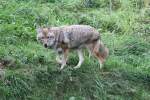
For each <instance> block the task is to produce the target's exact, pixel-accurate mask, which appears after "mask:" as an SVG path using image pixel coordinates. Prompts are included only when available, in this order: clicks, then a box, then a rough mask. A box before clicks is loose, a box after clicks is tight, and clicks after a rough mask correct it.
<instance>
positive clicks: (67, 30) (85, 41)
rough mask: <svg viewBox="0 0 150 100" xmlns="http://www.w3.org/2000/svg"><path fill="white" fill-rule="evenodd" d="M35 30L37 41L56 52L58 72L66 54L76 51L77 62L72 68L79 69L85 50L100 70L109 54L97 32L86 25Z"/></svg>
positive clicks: (66, 56) (65, 60)
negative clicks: (93, 57) (95, 60)
mask: <svg viewBox="0 0 150 100" xmlns="http://www.w3.org/2000/svg"><path fill="white" fill-rule="evenodd" d="M36 30H37V33H38V34H37V40H38V41H39V42H41V43H42V44H43V46H44V47H45V48H52V49H54V50H55V51H56V53H57V56H56V61H57V62H58V63H60V64H61V67H60V70H62V69H63V68H64V66H65V65H66V62H67V59H68V52H69V51H70V50H76V51H77V53H78V56H79V62H78V64H77V65H76V66H75V67H74V68H75V69H76V68H79V67H80V66H81V64H82V63H83V61H84V57H83V54H82V49H83V48H87V50H88V52H89V57H90V56H91V55H94V56H95V57H96V58H97V59H98V61H99V63H100V68H101V67H102V64H103V63H104V61H105V59H106V58H107V56H108V54H109V50H108V48H107V47H105V46H104V44H103V43H102V41H101V39H100V34H99V32H98V31H97V30H96V29H95V28H93V27H91V26H88V25H70V26H60V27H49V28H43V27H39V28H37V29H36Z"/></svg>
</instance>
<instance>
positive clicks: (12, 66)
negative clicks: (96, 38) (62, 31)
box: [0, 0, 150, 100]
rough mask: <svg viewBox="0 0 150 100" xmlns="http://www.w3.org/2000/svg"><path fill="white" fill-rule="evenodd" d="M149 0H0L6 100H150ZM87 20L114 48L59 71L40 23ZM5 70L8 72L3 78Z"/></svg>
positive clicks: (73, 60) (1, 98)
mask: <svg viewBox="0 0 150 100" xmlns="http://www.w3.org/2000/svg"><path fill="white" fill-rule="evenodd" d="M148 3H149V1H148V0H0V8H1V9H0V12H1V13H0V23H1V24H0V67H1V68H3V69H2V70H0V73H1V74H0V75H1V80H0V100H150V8H149V5H148ZM71 24H87V25H91V26H93V27H95V28H96V29H98V30H99V32H100V33H101V36H102V41H103V42H104V43H105V44H106V45H107V47H108V48H109V50H110V55H109V58H108V59H107V61H106V63H105V64H104V66H103V67H104V68H103V69H102V70H100V69H99V67H98V66H99V65H98V61H97V60H96V59H95V58H92V59H89V58H88V54H87V51H86V50H85V53H84V54H85V62H84V64H83V65H82V66H81V68H80V69H77V70H73V66H75V65H76V64H77V62H78V57H77V54H76V53H75V52H73V53H71V54H70V56H69V58H70V59H69V62H68V66H66V68H65V69H64V70H63V71H61V72H60V71H58V68H59V65H58V64H56V61H55V60H54V58H55V54H54V53H53V52H54V51H53V50H49V49H45V48H44V47H43V46H42V45H40V44H39V43H38V42H37V41H36V30H35V28H36V25H41V26H61V25H71ZM2 72H3V74H4V75H5V77H4V78H2Z"/></svg>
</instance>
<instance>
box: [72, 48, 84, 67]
mask: <svg viewBox="0 0 150 100" xmlns="http://www.w3.org/2000/svg"><path fill="white" fill-rule="evenodd" d="M77 52H78V56H79V62H78V64H77V66H75V67H74V68H75V69H77V68H80V66H81V64H82V63H83V61H84V57H83V54H82V51H81V49H80V50H77Z"/></svg>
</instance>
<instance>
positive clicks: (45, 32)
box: [36, 28, 55, 48]
mask: <svg viewBox="0 0 150 100" xmlns="http://www.w3.org/2000/svg"><path fill="white" fill-rule="evenodd" d="M36 30H37V40H38V41H39V42H40V43H42V44H43V46H44V47H45V48H48V47H49V48H52V47H53V46H54V44H55V34H54V33H53V32H50V30H49V28H37V29H36Z"/></svg>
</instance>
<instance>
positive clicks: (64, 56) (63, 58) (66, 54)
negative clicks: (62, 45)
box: [60, 49, 69, 70]
mask: <svg viewBox="0 0 150 100" xmlns="http://www.w3.org/2000/svg"><path fill="white" fill-rule="evenodd" d="M68 52H69V51H68V49H66V50H64V53H63V55H62V60H61V67H60V70H62V69H63V68H64V66H65V65H66V62H67V58H68Z"/></svg>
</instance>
